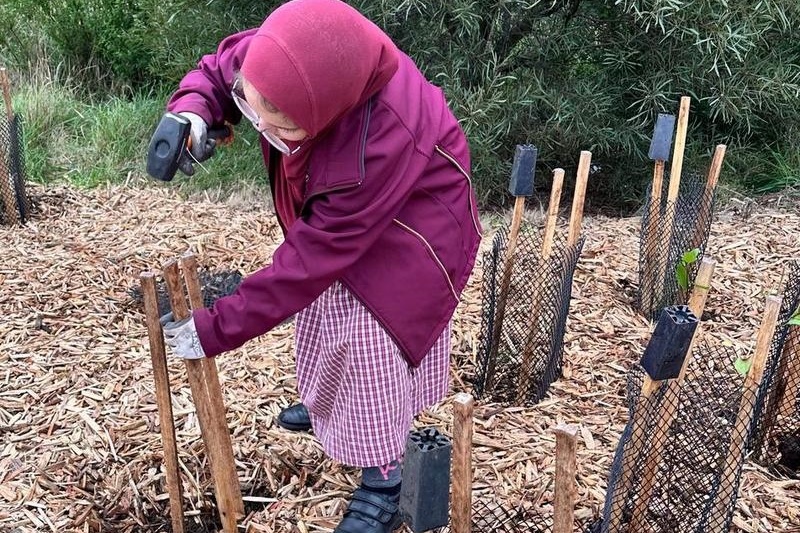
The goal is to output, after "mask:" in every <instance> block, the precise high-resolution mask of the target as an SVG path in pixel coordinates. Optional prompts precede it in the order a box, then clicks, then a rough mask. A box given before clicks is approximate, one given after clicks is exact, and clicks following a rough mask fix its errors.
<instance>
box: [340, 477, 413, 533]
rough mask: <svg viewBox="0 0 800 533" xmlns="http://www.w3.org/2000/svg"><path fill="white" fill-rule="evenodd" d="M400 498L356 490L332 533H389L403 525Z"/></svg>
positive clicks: (362, 489)
mask: <svg viewBox="0 0 800 533" xmlns="http://www.w3.org/2000/svg"><path fill="white" fill-rule="evenodd" d="M399 502H400V496H399V495H397V496H390V495H388V494H381V493H380V492H372V491H371V490H367V489H365V488H363V487H362V488H358V489H356V490H355V491H354V492H353V498H352V499H351V500H350V504H349V505H348V506H347V510H346V511H345V512H344V518H342V521H341V522H339V525H338V526H336V529H334V530H333V533H391V532H392V531H394V530H395V529H397V528H398V527H400V525H401V524H402V523H403V519H402V518H401V517H400V511H399V505H398V504H399Z"/></svg>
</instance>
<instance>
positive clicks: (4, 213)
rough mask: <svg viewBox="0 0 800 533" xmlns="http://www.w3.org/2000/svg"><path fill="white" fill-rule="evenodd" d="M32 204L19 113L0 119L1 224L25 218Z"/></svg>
mask: <svg viewBox="0 0 800 533" xmlns="http://www.w3.org/2000/svg"><path fill="white" fill-rule="evenodd" d="M30 209H31V204H30V199H29V198H28V195H27V193H26V190H25V159H24V154H23V145H22V121H21V120H20V117H19V115H14V116H13V117H12V118H11V119H10V120H9V117H8V116H7V115H3V116H2V118H0V223H2V224H4V225H11V224H16V223H18V222H25V221H27V220H28V217H29V214H30Z"/></svg>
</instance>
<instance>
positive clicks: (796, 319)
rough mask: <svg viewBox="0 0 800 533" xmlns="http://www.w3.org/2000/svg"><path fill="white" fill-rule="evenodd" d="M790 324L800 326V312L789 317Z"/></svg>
mask: <svg viewBox="0 0 800 533" xmlns="http://www.w3.org/2000/svg"><path fill="white" fill-rule="evenodd" d="M789 325H790V326H800V313H796V314H795V315H794V316H792V318H790V319H789Z"/></svg>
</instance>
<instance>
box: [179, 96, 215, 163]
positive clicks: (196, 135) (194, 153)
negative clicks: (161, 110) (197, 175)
mask: <svg viewBox="0 0 800 533" xmlns="http://www.w3.org/2000/svg"><path fill="white" fill-rule="evenodd" d="M178 115H180V116H182V117H183V118H186V119H188V120H189V122H191V123H192V128H191V130H190V132H189V141H190V144H189V151H190V152H191V156H190V155H189V154H183V155H182V156H181V159H180V161H178V168H180V169H181V172H183V173H184V174H186V175H187V176H193V175H194V164H195V163H202V162H203V161H205V160H206V159H208V158H209V157H211V156H212V155H214V148H215V147H216V145H217V143H216V141H215V140H214V139H209V138H208V124H206V121H205V120H203V119H202V118H201V117H200V116H199V115H196V114H194V113H189V112H187V111H182V112H180V113H178Z"/></svg>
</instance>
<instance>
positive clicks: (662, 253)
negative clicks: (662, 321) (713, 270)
mask: <svg viewBox="0 0 800 533" xmlns="http://www.w3.org/2000/svg"><path fill="white" fill-rule="evenodd" d="M714 198H715V194H714V190H711V191H709V190H707V189H706V185H705V182H704V181H703V179H702V178H701V176H700V175H699V174H691V175H689V176H686V177H685V178H684V179H682V180H681V184H680V189H679V193H678V198H677V200H676V201H674V202H669V201H667V199H666V198H665V197H663V196H662V198H661V201H660V202H659V205H657V206H656V205H652V206H651V203H652V202H651V193H650V192H648V194H647V198H646V201H645V207H644V211H643V215H642V234H641V238H640V240H639V290H638V293H637V302H636V304H637V308H638V309H639V311H640V312H641V313H642V315H643V316H645V317H648V318H650V319H651V320H656V319H658V317H659V315H660V314H661V310H662V309H663V308H665V307H669V306H671V305H677V304H686V303H687V301H688V299H689V294H688V292H689V290H688V289H689V288H690V287H692V286H693V284H694V278H695V276H696V274H697V267H698V265H699V264H700V259H701V258H702V257H703V253H704V252H705V248H706V244H707V242H708V236H709V234H710V232H711V222H712V219H713V211H714ZM673 213H674V216H673ZM670 219H672V221H673V222H672V224H670V223H669V221H670ZM695 248H696V249H698V250H699V255H698V257H697V259H696V261H694V262H693V263H691V264H689V265H687V277H686V280H685V283H684V284H683V285H682V284H681V282H680V281H679V276H677V275H676V266H677V265H678V264H679V263H680V260H681V258H682V256H683V254H685V253H686V252H689V251H690V250H693V249H695Z"/></svg>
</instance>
